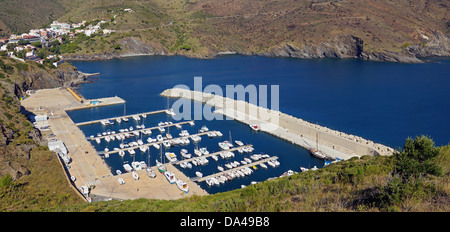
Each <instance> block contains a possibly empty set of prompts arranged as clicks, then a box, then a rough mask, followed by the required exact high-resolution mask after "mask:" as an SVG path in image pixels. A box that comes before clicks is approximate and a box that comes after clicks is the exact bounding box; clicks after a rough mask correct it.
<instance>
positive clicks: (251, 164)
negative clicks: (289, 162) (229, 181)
mask: <svg viewBox="0 0 450 232" xmlns="http://www.w3.org/2000/svg"><path fill="white" fill-rule="evenodd" d="M276 159H278V156H271V157H269V158H265V159H262V160H258V161H253V162H251V163H249V164H245V165H240V166H237V167H235V168H231V169H228V170H224V171H223V172H218V173H214V174H211V175H208V176H204V177H194V178H191V180H192V181H195V182H202V181H205V180H207V179H209V178H213V177H217V176H220V175H223V174H224V173H226V172H231V171H235V170H240V169H243V168H246V167H252V166H254V165H258V164H262V163H265V162H267V161H269V160H276Z"/></svg>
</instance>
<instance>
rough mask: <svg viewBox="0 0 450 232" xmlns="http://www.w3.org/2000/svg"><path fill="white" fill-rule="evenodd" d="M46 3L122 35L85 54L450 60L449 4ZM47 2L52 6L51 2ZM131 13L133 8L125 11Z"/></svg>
mask: <svg viewBox="0 0 450 232" xmlns="http://www.w3.org/2000/svg"><path fill="white" fill-rule="evenodd" d="M40 1H42V2H43V3H42V4H41V5H43V6H54V7H51V9H52V10H54V11H55V13H52V14H50V15H52V16H51V18H52V19H58V20H60V21H66V22H81V21H82V20H88V21H89V20H95V19H97V20H100V19H102V20H106V21H108V23H107V24H106V25H105V26H104V27H105V28H109V29H114V30H117V31H116V33H115V35H112V36H110V37H108V38H106V39H104V40H102V41H99V40H93V41H95V42H92V43H87V42H86V43H83V44H82V46H80V47H81V48H82V49H80V50H79V51H77V52H75V53H76V54H79V55H90V54H98V53H105V52H108V53H111V54H121V53H134V52H135V50H139V48H129V49H125V50H118V49H114V48H113V46H114V45H118V44H121V42H122V41H121V40H122V39H124V38H133V39H136V40H139V41H141V42H143V43H144V44H146V45H148V46H151V47H153V48H154V50H151V51H152V52H150V53H151V54H153V53H156V54H180V55H187V56H191V57H201V58H208V57H214V56H216V55H217V53H218V52H223V51H234V52H238V53H241V54H256V55H265V56H293V57H302V58H321V57H339V58H342V57H357V58H361V59H370V60H387V61H400V62H419V60H418V59H416V57H426V56H432V55H439V56H446V55H447V56H448V55H450V39H449V33H450V31H449V26H450V18H449V14H448V12H449V11H448V6H447V5H448V3H447V2H445V1H442V0H418V1H406V0H400V1H388V0H363V1H360V0H358V1H357V0H347V1H340V0H285V1H273V0H266V1H253V0H136V1H124V0H112V1H100V0H95V1H86V0H74V1H70V3H69V4H68V3H67V1H65V0H56V1H50V0H40ZM47 1H48V2H49V3H48V4H46V3H44V2H47ZM19 2H20V1H19ZM3 4H6V3H3ZM7 6H8V7H10V8H11V7H13V6H14V8H15V9H16V11H17V12H26V10H31V9H29V8H30V7H29V6H28V5H27V4H20V3H14V4H13V3H9V4H8V5H7ZM63 6H64V7H63ZM22 8H25V9H24V10H23V11H22V10H20V9H22ZM125 8H129V9H132V10H133V11H132V12H125V11H123V9H125ZM58 9H59V10H58ZM46 10H47V9H46V8H44V9H42V7H41V6H40V7H36V8H33V9H32V11H33V12H32V13H31V14H28V16H30V17H29V18H30V19H32V18H37V19H39V20H35V21H33V22H36V23H34V24H32V25H31V24H27V23H26V21H24V22H19V21H17V20H16V21H17V22H16V21H14V22H11V20H12V18H14V17H10V16H15V15H16V14H15V12H16V11H5V12H4V13H3V14H0V27H2V26H1V25H2V23H3V24H5V25H6V27H7V28H6V29H3V30H4V31H20V30H22V31H24V29H25V28H30V27H32V26H40V25H36V24H38V22H40V24H43V23H42V22H43V21H45V20H47V23H48V22H49V21H50V20H49V19H50V16H49V14H45V17H42V16H41V15H40V14H37V13H34V11H36V12H45V11H46ZM41 14H42V13H41ZM19 15H21V14H19ZM30 21H32V20H30ZM1 22H2V23H1ZM19 28H21V29H19ZM102 45H106V47H105V46H102ZM116 48H118V47H116Z"/></svg>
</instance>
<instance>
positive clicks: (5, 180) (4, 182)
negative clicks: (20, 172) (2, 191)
mask: <svg viewBox="0 0 450 232" xmlns="http://www.w3.org/2000/svg"><path fill="white" fill-rule="evenodd" d="M13 184H14V181H13V178H12V177H11V175H9V173H7V174H6V175H4V176H3V177H2V179H0V187H2V188H6V187H8V186H11V185H13Z"/></svg>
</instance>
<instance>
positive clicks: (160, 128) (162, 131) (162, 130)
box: [158, 127, 166, 133]
mask: <svg viewBox="0 0 450 232" xmlns="http://www.w3.org/2000/svg"><path fill="white" fill-rule="evenodd" d="M158 130H159V132H161V133H164V132H165V131H166V129H164V127H158Z"/></svg>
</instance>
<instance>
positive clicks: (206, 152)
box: [200, 147, 209, 155]
mask: <svg viewBox="0 0 450 232" xmlns="http://www.w3.org/2000/svg"><path fill="white" fill-rule="evenodd" d="M200 152H201V153H202V154H203V155H208V154H209V151H208V150H207V149H206V147H202V148H200Z"/></svg>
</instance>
